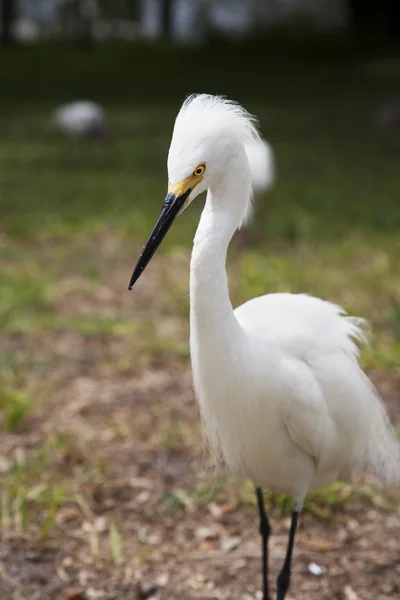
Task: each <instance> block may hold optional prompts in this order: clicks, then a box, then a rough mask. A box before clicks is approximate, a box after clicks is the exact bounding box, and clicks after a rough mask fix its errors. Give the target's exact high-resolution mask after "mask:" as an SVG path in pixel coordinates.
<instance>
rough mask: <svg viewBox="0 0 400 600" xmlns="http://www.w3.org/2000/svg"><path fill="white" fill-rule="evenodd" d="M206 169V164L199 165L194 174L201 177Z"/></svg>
mask: <svg viewBox="0 0 400 600" xmlns="http://www.w3.org/2000/svg"><path fill="white" fill-rule="evenodd" d="M205 170H206V166H205V165H199V166H198V167H197V169H195V170H194V172H193V175H195V176H196V177H200V175H203V173H204V171H205Z"/></svg>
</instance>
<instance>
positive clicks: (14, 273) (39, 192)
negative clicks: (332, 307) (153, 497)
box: [0, 40, 400, 563]
mask: <svg viewBox="0 0 400 600" xmlns="http://www.w3.org/2000/svg"><path fill="white" fill-rule="evenodd" d="M319 43H320V51H318V52H317V50H316V49H315V47H314V51H312V52H311V48H312V44H311V43H308V42H305V41H304V40H298V41H297V43H296V44H297V45H296V44H295V43H292V45H290V44H289V42H288V45H287V48H286V49H282V45H279V44H278V43H277V41H273V40H272V41H270V46H268V44H266V43H264V42H260V41H255V42H253V43H252V44H249V45H248V46H231V47H229V46H228V47H224V46H220V45H215V46H213V47H212V48H211V49H210V50H204V49H201V50H189V51H185V52H181V51H178V50H171V49H168V48H157V47H154V48H153V47H146V46H125V45H122V46H119V45H117V46H112V47H101V48H99V49H97V50H96V52H94V53H83V54H81V53H79V52H78V51H76V50H75V49H70V48H67V47H64V46H62V45H61V46H55V47H47V46H43V47H32V48H29V49H22V48H16V49H14V50H10V51H9V52H7V53H4V54H1V55H0V84H1V89H2V98H1V101H0V104H1V106H0V108H1V110H0V128H1V131H2V137H1V139H0V201H1V215H2V218H1V229H0V265H1V269H0V287H1V296H0V329H1V334H2V338H3V340H4V344H3V346H4V354H3V355H2V357H0V393H1V400H0V410H1V412H2V415H3V416H2V421H1V426H2V427H3V428H4V429H5V430H7V431H13V432H15V433H17V434H18V435H20V436H23V435H24V431H28V432H29V431H30V430H31V428H32V427H35V420H34V419H35V415H43V412H41V411H43V410H44V411H45V413H46V410H47V409H46V407H49V408H48V410H49V411H51V407H52V406H53V404H52V403H54V402H55V400H54V398H55V397H56V396H55V394H57V393H59V390H60V389H62V386H64V385H66V382H68V381H70V380H72V381H73V380H74V379H78V378H80V377H88V376H92V377H94V378H96V377H99V376H100V374H101V375H102V376H107V377H108V376H109V377H121V378H123V377H127V376H129V377H131V376H132V374H134V373H136V372H138V370H140V369H141V368H144V367H147V366H149V365H153V366H165V365H167V366H168V365H170V364H179V365H183V366H185V367H186V366H187V364H188V323H187V316H188V310H189V304H188V298H187V290H188V256H189V252H190V243H191V240H192V239H193V234H194V230H195V226H196V222H197V220H198V217H199V213H200V211H201V204H202V201H201V200H199V201H198V202H197V203H196V205H195V206H193V207H191V210H190V211H187V213H185V216H184V217H182V219H179V221H178V222H177V224H176V225H175V227H174V228H173V229H172V231H171V232H170V234H169V235H168V238H167V239H166V240H165V243H164V244H163V246H162V248H161V250H160V253H159V254H158V255H157V258H155V260H154V262H153V263H152V265H151V267H149V271H148V279H147V282H148V283H147V284H146V283H144V282H143V286H141V288H140V290H141V291H140V292H139V293H138V294H137V295H129V294H128V292H127V290H126V287H127V283H128V280H129V276H130V271H131V268H132V267H133V265H134V262H135V259H136V257H137V255H138V252H139V250H140V248H141V246H142V244H143V242H144V241H145V239H147V234H148V232H149V231H150V229H151V227H152V225H153V223H154V221H155V218H156V216H157V215H158V212H159V210H160V206H161V201H162V198H163V196H164V194H165V188H166V167H165V161H166V155H167V151H168V145H169V139H170V134H171V129H172V125H173V119H174V116H175V114H176V111H177V110H178V108H179V105H180V103H181V101H182V99H183V98H184V97H185V95H186V94H187V93H189V92H193V91H207V92H210V93H222V94H226V95H228V96H229V97H232V98H235V99H237V100H239V101H241V102H243V103H244V104H245V106H246V107H247V108H248V109H249V110H250V111H251V112H253V113H255V114H257V115H258V116H259V118H260V123H261V127H262V132H263V134H264V135H265V136H266V137H267V138H268V139H269V140H270V141H271V143H272V145H273V147H274V149H275V152H276V157H277V164H278V185H277V187H276V189H274V190H273V191H272V192H271V194H270V195H269V197H268V198H265V199H260V200H259V202H258V205H257V219H256V220H255V223H254V224H253V225H252V227H251V229H250V232H249V245H248V247H247V249H246V251H245V252H243V253H240V254H239V253H237V252H231V253H230V257H229V264H228V269H229V273H230V282H231V293H232V297H233V300H234V303H235V304H237V303H239V302H242V301H244V300H246V299H247V298H249V297H251V296H253V295H257V294H261V293H265V292H266V291H281V290H290V291H301V292H309V293H312V294H316V295H319V296H321V297H323V298H329V299H332V300H333V301H335V302H340V303H341V304H342V305H343V306H344V307H345V308H346V309H347V310H348V311H349V312H351V313H359V314H362V315H364V316H365V317H367V318H368V319H369V320H370V321H371V322H372V325H373V327H374V338H373V344H372V347H371V349H370V350H369V351H367V352H365V353H364V355H363V361H364V365H365V367H367V368H368V369H370V370H378V371H379V372H380V373H383V374H384V375H385V376H387V377H388V378H389V379H393V378H394V377H396V376H398V373H399V371H398V369H399V364H400V308H399V307H400V285H399V284H400V279H399V267H398V264H399V262H398V257H399V252H400V242H399V240H400V238H399V228H400V203H399V197H400V179H399V177H398V162H399V153H400V144H399V138H398V136H397V135H395V134H394V133H392V132H390V131H382V130H379V129H378V128H377V127H376V126H375V125H374V123H373V119H372V115H373V112H374V110H375V109H376V108H377V106H378V105H379V103H380V102H383V101H385V100H386V99H387V98H388V97H389V98H390V97H391V96H393V95H394V94H395V93H396V91H398V89H399V85H400V77H399V72H398V70H396V69H389V70H387V69H385V66H384V65H385V63H384V62H382V68H381V69H379V62H378V63H377V65H378V66H377V67H376V66H375V68H374V69H368V68H367V66H368V64H370V62H371V61H372V60H373V59H379V58H385V57H386V56H387V54H388V53H389V52H392V50H391V49H387V48H386V49H382V48H380V49H376V48H370V47H367V46H364V47H362V45H361V47H360V46H357V45H351V44H349V43H348V42H346V41H345V40H336V41H335V40H331V42H330V43H328V42H326V41H324V42H321V41H320V42H319ZM265 57H267V58H265ZM82 97H90V98H91V99H93V100H96V101H99V102H100V103H103V104H104V106H105V108H106V110H107V112H108V113H109V116H110V120H111V124H112V127H113V130H114V132H115V135H116V139H117V145H116V148H115V149H113V150H111V151H110V150H109V149H107V148H98V147H95V145H94V144H91V143H90V142H88V143H83V142H82V143H76V141H74V140H66V139H64V138H62V137H61V136H59V135H57V133H56V132H54V131H53V130H52V127H51V123H50V122H49V113H50V111H51V110H52V109H53V108H54V107H55V106H56V105H57V104H58V103H61V102H67V101H69V100H72V99H75V98H82ZM58 373H60V375H54V374H58ZM57 390H58V391H57ZM110 422H113V421H112V420H110V419H108V421H107V423H108V425H107V428H108V429H109V431H111V430H114V429H115V430H118V431H116V432H114V433H112V431H111V433H110V435H114V434H115V436H116V437H117V438H118V439H121V440H124V439H125V438H126V437H127V435H128V434H127V432H128V433H129V431H130V428H129V427H127V428H122V429H121V427H120V426H118V427H117V425H118V423H119V422H118V420H117V421H115V423H116V424H117V425H115V426H110ZM24 427H25V428H26V429H25V430H24ZM140 427H141V428H142V429H143V428H144V431H147V429H146V428H147V427H148V425H146V423H145V424H144V425H143V424H141V425H138V428H140ZM191 428H192V429H191ZM193 431H194V432H195V433H193ZM121 432H122V433H121ZM82 435H83V434H82ZM146 435H147V434H146ZM192 435H195V436H198V430H197V429H196V428H195V429H193V424H192V423H189V424H188V423H187V422H186V421H185V419H183V421H180V420H179V417H178V418H176V419H175V416H172V418H171V420H170V421H168V419H167V420H166V421H165V422H164V423H163V425H162V426H161V427H160V431H159V444H160V447H161V448H163V449H167V450H169V451H180V450H181V451H182V450H183V449H185V448H187V447H189V446H190V443H191V439H190V438H191V436H192ZM83 437H84V436H83ZM20 439H21V441H23V438H22V437H21V438H20ZM82 439H83V438H82ZM82 443H86V442H82ZM87 448H88V449H87V452H88V453H89V454H90V450H89V446H88V447H87ZM55 451H56V450H54V448H53V450H52V451H51V452H55ZM57 452H58V450H57ZM95 462H96V461H94V463H93V464H92V463H91V461H89V463H90V467H89V466H88V467H87V471H86V473H89V475H88V476H89V478H90V474H91V473H94V472H96V473H98V471H97V470H96V466H95ZM62 463H63V459H61V458H60V457H59V458H58V459H57V460H50V463H49V462H48V461H47V462H46V461H44V462H42V463H40V461H39V462H38V461H37V458H35V456H33V455H32V453H29V456H28V464H27V465H25V466H24V468H23V469H22V471H21V469H20V468H14V467H13V468H12V469H11V470H10V472H9V473H8V476H7V477H8V486H9V487H8V490H9V491H8V492H6V493H5V495H3V504H2V507H3V508H2V522H3V529H4V527H5V526H6V525H7V524H9V523H10V522H11V521H13V522H14V524H15V523H16V524H17V526H18V528H19V529H20V530H23V529H24V528H26V527H27V526H28V525H27V519H28V516H29V515H28V513H29V512H30V511H31V510H32V506H33V505H34V506H35V507H36V509H35V510H36V511H37V512H39V513H40V515H41V517H40V519H39V523H40V530H41V534H40V535H41V537H42V538H46V537H47V536H48V535H49V533H50V531H51V529H52V528H53V527H54V524H55V519H56V515H57V510H58V508H59V506H61V505H63V504H64V503H65V502H66V501H67V499H68V498H70V494H69V493H67V492H66V487H68V486H69V485H70V484H71V481H73V480H74V476H73V475H72V474H71V473H65V470H64V468H63V466H62ZM85 468H86V467H85ZM107 468H108V467H107V460H106V462H105V467H104V469H105V471H107ZM63 473H64V475H63ZM83 479H84V478H83ZM77 482H78V483H77V486H78V488H79V485H81V483H80V482H81V480H80V479H79V477H78V479H77ZM82 486H83V483H82ZM217 488H218V490H219V489H220V488H219V486H217ZM346 489H348V488H346ZM77 491H79V490H77ZM203 496H204V492H203V491H202V490H201V489H197V490H196V489H195V491H194V492H193V493H192V497H194V498H202V497H203ZM164 498H166V499H167V501H168V502H169V504H170V505H172V506H176V505H181V504H182V500H180V499H179V498H177V497H176V496H175V495H174V494H173V493H170V492H168V491H166V492H165V494H164ZM343 498H344V499H343ZM345 501H347V496H346V494H344V496H343V489H342V488H340V489H336V488H335V489H330V490H328V491H327V492H326V495H322V496H313V497H312V498H311V500H310V506H309V508H310V507H311V508H310V510H312V509H313V510H314V511H317V510H318V507H319V510H320V511H322V512H323V511H324V510H327V509H326V507H327V506H328V508H329V506H330V507H331V508H332V507H337V506H339V507H342V506H343V503H344V502H345ZM278 505H279V506H281V505H282V506H284V505H285V501H284V500H282V502H281V504H279V502H278ZM315 507H317V508H315ZM28 509H29V510H28ZM34 512H35V511H34ZM328 512H329V511H328ZM5 524H6V525H5ZM7 526H8V525H7ZM90 535H91V537H90V536H89V537H90V540H91V541H90V542H89V543H90V544H91V545H92V547H93V553H96V551H97V550H96V548H97V545H98V540H97V537H96V534H95V533H93V532H92V533H91V534H90ZM109 548H110V553H111V557H112V561H114V562H115V563H118V562H120V561H121V560H122V555H123V540H122V537H121V534H120V532H119V529H118V527H117V526H116V525H114V524H112V525H111V526H110V530H109Z"/></svg>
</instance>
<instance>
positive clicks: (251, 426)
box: [129, 94, 400, 600]
mask: <svg viewBox="0 0 400 600" xmlns="http://www.w3.org/2000/svg"><path fill="white" fill-rule="evenodd" d="M253 139H256V140H257V139H258V133H257V129H256V124H255V120H254V118H253V117H251V116H250V115H249V114H248V113H247V112H246V111H245V110H244V109H243V108H242V107H241V106H239V105H238V104H236V103H234V102H230V101H228V100H226V99H224V98H220V97H215V96H209V95H203V94H202V95H197V96H191V97H189V99H187V100H186V101H185V102H184V104H183V106H182V108H181V110H180V112H179V114H178V116H177V118H176V121H175V127H174V131H173V136H172V141H171V146H170V149H169V155H168V176H169V184H168V194H167V196H166V198H165V201H164V205H163V208H162V211H161V214H160V216H159V218H158V221H157V223H156V225H155V227H154V229H153V231H152V233H151V235H150V238H149V240H148V241H147V243H146V245H145V246H144V248H143V250H142V253H141V256H140V258H139V260H138V262H137V265H136V267H135V269H134V271H133V274H132V277H131V281H130V284H129V289H132V286H133V285H134V283H135V282H136V281H137V279H138V278H139V277H140V275H141V274H142V272H143V270H144V269H145V267H146V265H147V264H148V263H149V261H150V259H151V258H152V256H153V254H154V253H155V251H156V250H157V248H158V246H159V244H160V243H161V241H162V239H163V238H164V236H165V234H166V233H167V231H168V229H169V228H170V226H171V225H172V223H173V221H174V219H175V217H177V216H178V215H179V214H180V213H181V212H182V211H183V210H184V209H185V208H186V207H187V206H188V205H189V204H190V203H191V202H192V201H193V200H194V198H195V197H196V196H198V195H199V194H200V193H201V192H203V191H206V190H207V199H206V203H205V207H204V210H203V212H202V215H201V219H200V223H199V226H198V229H197V233H196V236H195V239H194V246H193V253H192V258H191V265H190V328H191V330H190V351H191V360H192V370H193V377H194V386H195V391H196V396H197V400H198V403H199V406H200V412H201V417H202V422H203V426H204V431H205V434H206V438H207V439H208V442H209V445H210V448H211V451H212V454H213V455H214V457H215V458H216V460H217V461H221V463H223V464H225V465H227V467H228V468H229V469H230V470H231V471H232V472H233V473H235V474H238V475H241V476H244V477H247V478H249V479H251V480H252V481H253V482H254V484H255V487H256V492H257V498H258V505H259V512H260V532H261V536H262V548H263V586H264V600H267V599H269V598H270V596H269V591H268V537H269V534H270V527H269V522H268V518H267V515H266V513H265V510H264V504H263V495H262V488H264V487H265V488H269V489H270V490H276V491H280V492H284V493H286V494H288V495H290V496H291V497H292V502H293V508H292V523H291V529H290V534H289V542H288V548H287V554H286V558H285V561H284V565H283V568H282V570H281V572H280V574H279V577H278V580H277V598H278V600H282V599H283V598H284V597H285V594H286V592H287V589H288V587H289V582H290V572H291V560H292V552H293V544H294V537H295V532H296V527H297V521H298V516H299V513H300V511H301V510H302V507H303V502H304V498H305V496H306V494H307V492H308V491H309V490H312V489H315V488H321V487H324V486H327V485H328V484H330V483H332V482H334V481H335V480H336V479H337V478H339V477H340V476H341V475H343V474H344V473H347V472H348V469H349V468H350V467H353V466H357V467H361V468H363V469H365V470H368V471H373V472H376V473H377V474H378V475H381V476H384V477H386V478H387V479H388V480H394V481H397V480H398V479H399V473H400V451H399V444H398V442H397V441H396V439H395V437H394V434H392V433H391V428H390V423H389V419H388V416H387V414H386V412H385V409H384V407H383V405H382V403H381V401H380V399H379V397H378V395H377V393H376V391H375V390H374V388H373V386H372V384H371V382H370V381H369V379H368V378H367V376H366V375H365V374H364V373H363V371H362V370H361V368H360V366H359V364H358V360H357V359H358V352H359V350H358V342H360V343H361V342H363V341H364V340H365V337H366V328H365V322H364V321H363V320H362V319H358V318H356V317H349V316H346V315H345V313H344V311H343V310H342V309H341V308H340V307H338V306H335V305H333V304H331V303H329V302H325V301H323V300H321V299H319V298H313V297H310V296H307V295H304V294H290V293H279V294H268V295H265V296H261V297H258V298H254V299H253V300H250V301H249V302H246V303H245V304H243V305H242V306H240V307H239V308H237V309H236V310H233V308H232V305H231V302H230V299H229V292H228V282H227V276H226V271H225V259H226V253H227V248H228V245H229V242H230V240H231V238H232V235H233V233H234V231H235V229H236V228H237V227H238V226H239V224H240V223H241V222H242V220H243V218H245V217H246V216H247V214H248V211H249V210H250V206H251V204H250V202H251V200H250V197H251V178H250V167H249V163H248V160H247V157H246V152H245V144H246V143H247V142H250V141H251V140H253Z"/></svg>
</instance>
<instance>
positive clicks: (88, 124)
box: [53, 100, 111, 141]
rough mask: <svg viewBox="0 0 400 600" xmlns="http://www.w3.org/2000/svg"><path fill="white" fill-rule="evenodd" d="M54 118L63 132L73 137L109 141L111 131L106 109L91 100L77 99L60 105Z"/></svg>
mask: <svg viewBox="0 0 400 600" xmlns="http://www.w3.org/2000/svg"><path fill="white" fill-rule="evenodd" d="M53 120H54V122H55V124H56V125H57V127H58V128H59V129H60V131H62V132H63V133H66V134H67V135H70V136H71V137H78V138H84V137H87V138H95V139H101V140H104V141H109V140H110V138H111V131H110V127H109V124H108V121H107V117H106V113H105V111H104V109H103V108H102V107H101V106H100V105H99V104H96V103H95V102H91V101H89V100H77V101H75V102H71V103H69V104H65V105H63V106H60V107H58V108H57V109H56V110H55V111H54V113H53Z"/></svg>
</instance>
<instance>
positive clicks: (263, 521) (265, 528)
mask: <svg viewBox="0 0 400 600" xmlns="http://www.w3.org/2000/svg"><path fill="white" fill-rule="evenodd" d="M256 494H257V502H258V510H259V513H260V534H261V538H262V569H263V594H264V595H263V600H270V595H269V589H268V538H269V535H270V533H271V527H270V524H269V521H268V517H267V513H266V512H265V507H264V498H263V493H262V489H261V488H259V487H258V488H256Z"/></svg>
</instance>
